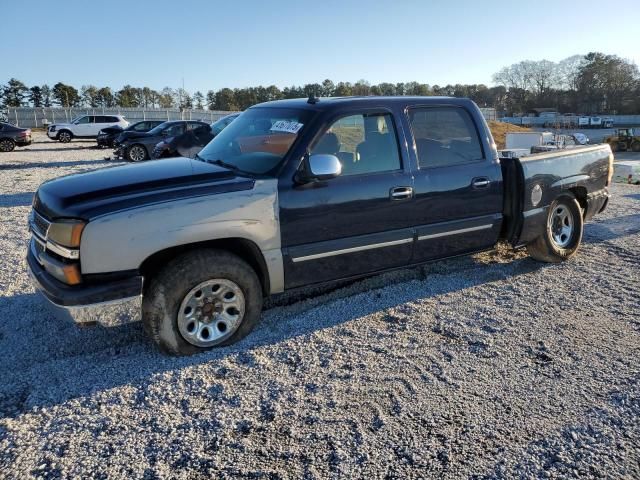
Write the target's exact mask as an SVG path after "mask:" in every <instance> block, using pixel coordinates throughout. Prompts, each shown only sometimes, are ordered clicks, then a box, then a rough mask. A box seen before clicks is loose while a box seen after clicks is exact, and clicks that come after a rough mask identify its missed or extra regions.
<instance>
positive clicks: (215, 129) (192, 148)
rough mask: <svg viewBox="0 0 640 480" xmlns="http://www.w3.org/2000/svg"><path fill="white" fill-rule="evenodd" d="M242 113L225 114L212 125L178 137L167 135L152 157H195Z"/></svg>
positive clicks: (156, 147) (154, 150)
mask: <svg viewBox="0 0 640 480" xmlns="http://www.w3.org/2000/svg"><path fill="white" fill-rule="evenodd" d="M239 115H240V113H232V114H230V115H225V116H224V117H222V118H220V119H219V120H217V121H215V122H213V123H212V124H211V125H206V126H204V125H203V126H200V127H198V128H194V129H192V130H187V131H186V132H185V133H183V134H182V135H178V136H176V137H166V138H164V139H163V140H161V141H160V142H159V143H158V144H157V145H156V146H155V148H154V149H153V153H152V155H151V157H152V158H172V157H187V158H193V157H195V155H196V154H197V153H198V152H199V151H200V150H202V149H203V147H204V146H205V145H206V144H207V143H209V142H210V141H211V140H213V137H215V136H216V135H218V134H219V133H220V132H221V131H222V130H224V129H225V127H226V126H227V125H229V124H230V123H231V122H233V121H234V120H235V119H236V118H238V116H239Z"/></svg>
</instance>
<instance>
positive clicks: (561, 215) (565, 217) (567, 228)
mask: <svg viewBox="0 0 640 480" xmlns="http://www.w3.org/2000/svg"><path fill="white" fill-rule="evenodd" d="M583 228H584V221H583V218H582V209H581V208H580V204H579V203H578V201H577V200H576V197H575V196H574V195H573V194H571V193H566V194H562V195H561V196H559V197H558V198H556V199H555V200H554V202H553V203H552V204H551V206H550V207H549V212H548V214H547V221H546V222H545V229H544V233H543V234H542V235H540V236H539V237H538V238H536V239H535V240H534V241H533V242H531V243H530V244H529V245H527V251H528V252H529V255H530V256H531V257H532V258H534V259H535V260H538V261H540V262H547V263H559V262H563V261H565V260H568V259H569V258H571V257H572V256H573V255H574V254H575V253H576V252H577V251H578V247H579V246H580V242H581V241H582V232H583Z"/></svg>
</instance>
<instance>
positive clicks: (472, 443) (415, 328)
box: [0, 134, 640, 478]
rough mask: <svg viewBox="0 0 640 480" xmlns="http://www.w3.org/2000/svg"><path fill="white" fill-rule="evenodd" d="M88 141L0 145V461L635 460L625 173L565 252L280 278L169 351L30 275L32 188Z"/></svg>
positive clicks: (241, 472)
mask: <svg viewBox="0 0 640 480" xmlns="http://www.w3.org/2000/svg"><path fill="white" fill-rule="evenodd" d="M91 145H92V143H90V142H84V143H81V142H73V143H71V144H68V145H62V144H58V143H53V142H48V141H47V140H46V139H45V138H44V137H43V136H42V135H41V134H36V143H34V144H33V145H32V146H31V148H28V149H20V150H18V151H15V152H13V153H10V154H4V155H0V192H1V193H0V212H1V214H0V254H1V256H2V268H1V269H0V352H1V353H2V355H0V378H1V379H2V381H1V382H0V477H1V478H28V477H39V478H70V477H76V478H77V477H83V478H94V477H95V478H107V477H108V478H168V477H173V478H199V477H202V478H212V477H215V478H231V477H249V478H301V477H304V478H327V477H329V478H337V477H354V478H360V477H365V476H366V477H369V478H382V477H385V476H386V477H395V478H408V477H414V478H415V477H438V478H460V477H467V478H468V477H472V478H513V477H525V478H531V477H562V478H566V477H578V476H580V477H606V478H638V477H640V422H639V421H638V416H639V415H640V288H639V286H640V273H639V272H640V269H639V266H640V257H639V255H640V187H634V186H627V185H616V186H615V187H614V188H613V193H614V195H615V197H614V198H613V200H612V203H611V204H610V207H609V209H608V210H607V211H606V212H605V213H604V214H603V215H601V216H599V217H598V218H597V221H595V222H593V223H590V224H588V225H587V227H586V231H585V243H584V244H583V247H582V249H581V251H580V254H579V255H578V256H577V257H576V258H575V259H573V260H572V261H570V262H568V263H565V264H562V265H542V264H539V263H536V262H534V261H533V260H531V259H529V258H528V257H527V256H526V254H524V253H522V252H512V251H510V250H509V249H507V248H501V249H500V250H499V251H498V252H496V253H490V254H482V255H476V256H474V257H469V258H461V259H456V260H450V261H445V262H439V263H434V264H431V265H429V266H427V267H425V268H422V269H414V270H410V271H403V272H397V273H393V274H388V275H383V276H378V277H375V278H372V279H369V280H366V281H362V282H358V283H355V284H351V285H348V286H346V287H343V288H340V289H338V290H334V291H330V292H324V293H319V294H316V295H315V296H314V297H312V298H310V299H307V300H303V301H299V302H293V299H286V298H285V299H280V300H279V301H277V302H273V303H272V305H270V307H269V308H268V309H267V310H266V311H265V312H264V316H263V320H262V322H261V324H260V325H259V326H258V328H257V329H256V331H255V332H254V333H253V334H252V335H250V336H249V337H248V338H246V339H245V340H244V341H242V342H241V343H239V344H237V345H235V346H233V347H228V348H222V349H218V350H215V351H212V352H208V353H206V354H201V355H198V356H195V357H190V358H178V359H176V358H169V357H164V356H162V355H161V354H159V353H158V352H157V351H156V349H155V348H154V347H153V346H152V345H151V344H150V343H149V342H148V341H147V340H146V339H145V337H144V335H143V333H142V328H141V325H139V324H129V325H124V326H119V327H113V328H104V327H94V328H78V327H76V326H74V325H71V324H67V323H63V322H61V321H58V320H56V319H55V318H53V317H51V316H50V315H49V314H47V312H46V309H45V308H44V305H45V304H44V301H43V300H41V298H40V297H39V296H38V295H36V294H35V292H34V289H33V287H32V286H31V285H30V282H29V280H28V277H27V273H26V270H25V264H24V260H23V257H24V253H25V248H26V244H27V239H28V232H27V230H26V217H27V214H28V212H29V209H30V205H31V197H32V193H33V192H34V190H35V189H36V188H37V186H38V185H39V184H40V183H41V182H43V181H44V180H47V179H49V178H53V177H56V176H60V175H64V174H69V173H75V172H79V171H84V170H89V169H93V168H96V167H102V166H105V165H109V164H111V163H112V162H104V161H101V159H102V158H103V157H104V156H105V154H107V153H108V152H107V151H105V150H102V151H101V150H94V149H91V148H90V147H91Z"/></svg>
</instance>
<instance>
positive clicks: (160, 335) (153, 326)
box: [142, 249, 262, 355]
mask: <svg viewBox="0 0 640 480" xmlns="http://www.w3.org/2000/svg"><path fill="white" fill-rule="evenodd" d="M261 311H262V288H261V285H260V281H259V280H258V276H257V275H256V272H255V271H254V270H253V269H252V268H251V267H250V266H249V265H248V264H247V263H246V262H245V261H244V260H242V259H241V258H240V257H238V256H236V255H234V254H232V253H229V252H226V251H222V250H209V249H203V250H195V251H192V252H188V253H186V254H183V255H180V256H179V257H177V258H175V259H174V260H172V261H171V262H169V263H168V264H167V265H166V266H165V267H164V268H163V269H162V270H161V271H160V272H159V273H158V274H157V275H156V276H155V277H154V278H152V279H151V282H150V284H149V288H148V289H147V291H146V292H145V294H144V296H143V300H142V319H143V324H144V328H145V331H146V332H147V333H148V334H149V335H150V336H151V338H152V339H153V340H154V341H155V342H156V343H157V344H158V345H159V346H160V348H161V349H162V350H163V351H165V352H167V353H170V354H173V355H191V354H193V353H197V352H200V351H203V350H208V349H210V348H213V347H218V346H223V345H230V344H232V343H235V342H237V341H239V340H240V339H242V338H244V337H245V336H246V335H247V334H248V333H249V332H250V331H251V330H252V329H253V327H254V326H255V325H256V323H257V322H258V320H259V318H260V313H261Z"/></svg>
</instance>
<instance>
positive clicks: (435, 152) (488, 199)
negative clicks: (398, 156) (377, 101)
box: [407, 106, 503, 262]
mask: <svg viewBox="0 0 640 480" xmlns="http://www.w3.org/2000/svg"><path fill="white" fill-rule="evenodd" d="M407 114H408V120H409V125H410V129H411V132H412V134H413V137H414V143H415V150H414V151H415V154H416V157H417V164H418V170H417V172H416V173H415V208H414V209H412V210H411V212H410V214H411V217H412V220H413V224H414V225H415V227H416V230H417V242H416V245H415V250H414V256H413V261H414V262H422V261H426V260H430V259H434V258H440V257H447V256H451V255H458V254H464V253H469V252H473V251H477V250H482V249H485V248H488V247H491V246H492V245H494V244H495V242H496V241H497V239H498V236H499V233H500V228H501V225H502V191H503V186H502V174H501V171H500V165H499V163H498V161H497V159H495V158H494V156H493V155H492V154H491V152H490V151H489V148H488V145H487V144H486V142H485V144H484V145H483V142H482V141H481V140H480V135H479V131H478V128H477V126H476V123H475V122H476V121H480V119H479V118H478V117H476V119H475V120H474V117H473V115H472V112H470V111H469V110H467V109H466V108H465V107H463V106H437V107H436V106H434V107H415V108H410V109H408V111H407ZM473 114H475V115H477V116H479V115H480V113H479V112H473Z"/></svg>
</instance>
